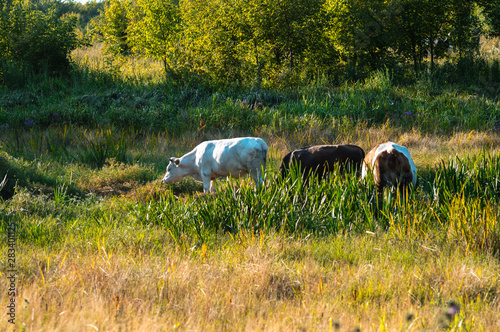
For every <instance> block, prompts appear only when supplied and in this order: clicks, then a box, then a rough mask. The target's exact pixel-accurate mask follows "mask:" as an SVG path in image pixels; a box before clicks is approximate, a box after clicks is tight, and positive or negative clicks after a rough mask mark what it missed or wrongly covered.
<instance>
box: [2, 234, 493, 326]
mask: <svg viewBox="0 0 500 332" xmlns="http://www.w3.org/2000/svg"><path fill="white" fill-rule="evenodd" d="M408 244H410V245H408ZM125 248H127V247H125ZM451 249H452V250H451V251H443V250H442V248H440V247H438V246H435V245H434V244H433V243H431V242H429V243H427V242H426V243H417V242H415V243H412V241H411V240H408V243H406V244H404V245H403V244H402V243H399V242H398V241H396V240H394V239H391V238H390V237H389V236H387V235H383V234H382V235H370V234H367V235H364V236H363V235H361V236H352V237H351V236H348V237H342V236H331V237H328V238H323V239H310V240H306V239H284V238H283V237H280V236H276V235H262V236H258V237H252V236H251V235H248V234H240V236H239V238H237V239H231V238H230V237H229V236H227V237H224V238H222V239H221V240H220V241H219V242H218V243H217V244H214V245H213V246H212V247H210V248H207V247H205V246H202V247H201V248H182V247H178V246H172V245H165V246H164V247H162V248H153V249H152V250H142V249H141V248H137V247H134V246H133V245H131V246H128V250H126V249H123V248H122V249H121V250H120V251H118V250H116V249H115V250H113V249H112V248H109V247H108V246H107V244H106V242H105V239H104V238H103V239H102V240H101V241H99V242H98V243H93V242H88V243H87V244H86V247H85V248H79V249H77V250H75V249H71V248H63V249H58V250H51V249H49V248H47V249H46V250H45V251H43V252H40V251H34V250H33V249H31V248H25V247H20V248H19V252H20V253H21V254H22V257H23V259H22V261H23V262H22V264H20V265H21V266H20V268H21V269H22V271H23V272H22V273H21V278H20V279H19V295H18V309H17V318H16V328H15V330H19V329H22V330H25V331H70V330H72V331H92V330H95V331H172V330H181V331H297V330H299V331H328V330H339V331H352V330H353V329H354V328H355V327H359V328H361V330H362V331H381V330H387V331H421V330H425V331H434V330H437V329H438V327H439V325H440V324H441V323H440V320H442V317H444V316H443V312H444V311H445V310H446V304H445V303H446V301H447V300H449V299H457V298H458V299H466V300H465V302H462V303H460V306H461V311H460V313H459V314H458V315H457V316H456V318H455V319H457V320H461V323H460V324H461V326H462V327H463V328H464V329H468V330H474V331H477V330H485V331H492V330H494V329H498V328H500V325H498V324H499V323H498V316H497V313H498V312H499V310H500V304H499V302H498V296H499V295H500V294H499V289H500V280H499V278H498V271H499V270H500V263H499V262H498V260H495V259H484V257H482V258H480V257H476V256H475V255H474V254H473V253H470V252H469V253H460V252H454V251H453V248H451ZM0 294H1V295H0V298H1V302H2V303H5V301H6V298H5V295H6V292H5V291H3V290H2V292H0ZM470 313H472V314H470ZM409 315H413V317H414V318H412V319H410V318H411V317H409ZM336 326H338V329H336ZM0 328H1V329H2V330H9V328H11V326H9V324H7V323H6V320H5V319H4V320H2V321H1V322H0Z"/></svg>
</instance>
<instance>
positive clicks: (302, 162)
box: [279, 145, 365, 180]
mask: <svg viewBox="0 0 500 332" xmlns="http://www.w3.org/2000/svg"><path fill="white" fill-rule="evenodd" d="M364 157H365V152H364V151H363V149H361V148H360V147H359V146H356V145H313V146H308V147H304V148H301V149H298V150H294V151H292V152H289V153H288V154H287V155H286V156H285V157H284V158H283V161H282V163H281V166H280V169H279V170H280V173H281V178H282V179H284V178H285V177H286V175H287V174H288V173H289V171H290V167H291V166H292V165H294V164H296V165H297V167H299V168H300V172H301V173H302V176H303V179H304V180H307V177H308V176H309V175H313V174H314V176H316V177H317V178H318V179H322V178H324V176H325V175H326V174H328V173H329V172H331V171H333V170H334V168H335V165H338V166H339V169H340V171H341V172H344V170H345V169H346V168H351V169H353V170H359V169H360V167H361V163H362V162H363V158H364Z"/></svg>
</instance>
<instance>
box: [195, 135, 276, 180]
mask: <svg viewBox="0 0 500 332" xmlns="http://www.w3.org/2000/svg"><path fill="white" fill-rule="evenodd" d="M199 148H200V152H199V153H198V154H197V155H199V156H200V158H197V159H198V164H199V165H200V167H201V168H203V169H205V170H207V169H210V170H211V172H213V173H214V175H213V177H220V176H227V175H229V174H234V175H236V174H239V173H241V175H242V174H244V173H245V172H249V171H250V170H251V169H252V167H255V164H256V163H259V164H263V165H264V168H265V162H266V159H267V145H266V143H265V142H264V141H263V140H262V139H261V138H257V137H241V138H232V139H222V140H215V141H207V142H204V146H201V145H200V146H199Z"/></svg>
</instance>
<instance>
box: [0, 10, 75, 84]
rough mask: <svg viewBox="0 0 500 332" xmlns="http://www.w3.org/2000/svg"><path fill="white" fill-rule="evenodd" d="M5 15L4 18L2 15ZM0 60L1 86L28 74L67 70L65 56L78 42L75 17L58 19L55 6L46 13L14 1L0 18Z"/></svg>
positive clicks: (68, 16) (67, 64) (67, 62)
mask: <svg viewBox="0 0 500 332" xmlns="http://www.w3.org/2000/svg"><path fill="white" fill-rule="evenodd" d="M7 12H8V15H6V13H7ZM0 20H1V22H0V23H1V24H0V51H1V52H0V53H1V55H0V57H1V59H0V60H1V62H2V71H1V72H0V75H2V80H3V83H4V84H6V85H8V86H9V85H10V84H12V82H15V81H16V80H14V79H12V78H13V77H18V78H22V77H23V76H26V75H28V74H31V73H49V74H60V73H64V72H67V71H68V70H69V63H70V60H69V54H70V52H71V51H73V50H74V49H76V48H77V47H78V46H79V45H80V42H79V40H78V38H77V36H76V34H75V29H76V24H77V17H76V16H74V15H65V16H63V17H62V18H59V17H58V15H57V13H56V7H55V6H54V7H52V8H51V9H50V10H49V11H47V12H42V11H40V10H36V9H35V8H34V6H33V5H32V4H30V3H24V2H21V1H15V2H14V3H13V4H12V5H11V6H10V8H9V7H4V8H3V10H2V15H1V16H0Z"/></svg>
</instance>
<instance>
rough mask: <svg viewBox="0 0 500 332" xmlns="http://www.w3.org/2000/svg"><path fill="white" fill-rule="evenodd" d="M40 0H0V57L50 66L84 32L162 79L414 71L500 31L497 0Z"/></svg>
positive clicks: (474, 49) (286, 78)
mask: <svg viewBox="0 0 500 332" xmlns="http://www.w3.org/2000/svg"><path fill="white" fill-rule="evenodd" d="M39 1H40V0H39ZM42 1H43V0H42ZM45 1H46V2H44V3H41V2H38V3H37V4H34V3H33V2H26V1H23V0H15V1H12V0H0V3H3V6H2V15H1V17H0V51H1V52H2V56H1V57H2V59H1V61H2V63H4V65H3V67H5V63H6V62H8V61H10V63H13V62H18V63H21V64H22V63H25V62H26V61H24V60H23V59H25V58H26V57H34V58H37V59H43V61H41V63H37V62H36V61H35V62H34V63H32V64H31V65H30V66H31V67H34V68H40V66H42V67H43V65H44V66H45V67H47V66H48V67H49V68H52V67H55V68H56V69H58V68H57V66H56V65H53V64H52V62H53V63H54V64H59V63H65V64H67V63H68V62H67V61H66V62H64V61H61V59H62V58H63V57H65V58H66V59H69V57H68V55H69V53H70V52H71V51H72V50H73V49H74V48H76V47H78V46H79V45H81V44H82V43H89V41H90V39H89V36H92V37H93V38H94V39H93V40H100V41H102V42H103V43H104V46H105V47H104V52H105V53H106V54H107V55H108V56H110V57H112V58H117V57H126V56H145V57H150V58H153V59H156V60H159V61H161V63H162V64H163V69H164V75H165V76H166V77H167V78H168V79H181V78H182V77H185V75H191V76H192V75H198V76H200V77H203V78H204V79H208V80H210V81H212V82H216V83H223V84H228V83H234V82H238V83H242V84H245V85H255V84H257V85H262V84H271V85H275V86H276V85H278V86H279V85H280V84H281V83H287V84H290V83H293V82H296V81H303V80H311V79H318V78H319V77H322V76H325V77H329V78H334V77H337V78H338V77H341V78H349V79H359V78H363V77H365V76H366V75H367V74H368V73H370V72H372V71H373V70H377V69H380V68H397V67H398V66H399V67H405V68H411V70H412V72H413V73H414V74H418V73H419V72H421V71H422V70H423V69H426V68H429V69H430V70H433V68H434V66H435V63H436V61H437V60H438V59H441V58H446V57H448V58H450V57H453V58H454V59H458V58H463V57H474V56H475V55H477V53H478V51H479V46H480V44H479V40H480V37H481V36H486V37H495V36H498V35H499V34H500V0H477V1H471V0H447V1H442V0H391V1H386V0H246V1H243V0H166V1H165V0H106V1H105V2H91V3H87V4H85V5H81V4H76V3H74V2H58V1H56V2H54V1H51V0H45ZM70 13H73V14H70ZM97 13H99V14H97ZM90 16H91V17H90ZM44 29H45V30H44ZM34 32H35V33H34ZM77 32H78V33H77ZM30 38H31V39H30ZM35 41H36V47H34V46H33V45H34V44H33V43H34V42H35ZM54 45H56V46H57V47H54ZM31 48H36V49H31ZM30 52H31V53H33V52H34V53H37V52H38V53H40V54H39V55H36V56H34V55H33V54H31V53H30ZM42 53H43V54H46V56H42V55H41V54H42ZM451 54H453V55H452V56H451ZM52 58H54V59H57V60H55V61H52V60H51V59H52ZM426 59H428V61H424V60H426ZM68 61H69V60H68ZM47 63H48V65H47ZM4 72H5V69H4Z"/></svg>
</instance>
